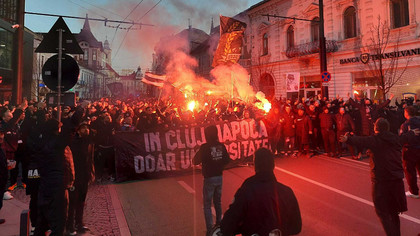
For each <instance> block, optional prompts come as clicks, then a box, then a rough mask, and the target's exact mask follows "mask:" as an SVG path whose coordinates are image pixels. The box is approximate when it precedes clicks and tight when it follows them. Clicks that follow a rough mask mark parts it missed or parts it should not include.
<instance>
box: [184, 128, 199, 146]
mask: <svg viewBox="0 0 420 236" xmlns="http://www.w3.org/2000/svg"><path fill="white" fill-rule="evenodd" d="M189 131H190V129H185V140H186V143H187V147H188V148H195V145H197V141H196V139H195V128H194V127H193V128H191V132H189ZM188 137H190V138H188Z"/></svg>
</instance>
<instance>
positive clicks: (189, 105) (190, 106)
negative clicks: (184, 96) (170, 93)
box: [188, 101, 196, 111]
mask: <svg viewBox="0 0 420 236" xmlns="http://www.w3.org/2000/svg"><path fill="white" fill-rule="evenodd" d="M195 106H196V102H195V101H191V102H189V103H188V110H190V111H194V108H195Z"/></svg>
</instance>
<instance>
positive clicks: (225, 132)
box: [222, 124, 234, 142]
mask: <svg viewBox="0 0 420 236" xmlns="http://www.w3.org/2000/svg"><path fill="white" fill-rule="evenodd" d="M222 140H223V141H222V142H226V141H234V139H233V137H232V133H231V132H230V129H229V126H228V124H224V125H223V139H222Z"/></svg>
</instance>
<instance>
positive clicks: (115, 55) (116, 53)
mask: <svg viewBox="0 0 420 236" xmlns="http://www.w3.org/2000/svg"><path fill="white" fill-rule="evenodd" d="M142 2H143V0H142V1H140V2H139V4H137V6H138V5H140V3H142ZM160 2H162V0H159V2H157V3H156V4H155V5H154V6H153V7H152V8H150V9H149V10H148V11H147V12H146V13H145V14H144V15H143V16H142V17H140V19H138V20H137V21H140V20H141V19H143V18H144V17H145V16H146V15H147V14H149V12H151V11H152V10H153V9H154V8H155V7H156V6H157V5H159V3H160ZM137 6H136V7H137ZM132 12H133V11H131V12H130V14H131V13H132ZM130 14H129V15H130ZM127 17H128V16H127ZM140 27H141V26H140ZM129 31H130V29H128V30H127V32H126V34H125V35H124V38H123V40H122V41H121V43H120V46H118V49H117V51H116V52H115V54H114V56H113V59H112V61H114V60H115V58H116V57H117V55H118V52H119V51H120V48H121V45H122V44H123V42H124V40H125V38H126V37H127V34H128V32H129Z"/></svg>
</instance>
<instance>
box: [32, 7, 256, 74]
mask: <svg viewBox="0 0 420 236" xmlns="http://www.w3.org/2000/svg"><path fill="white" fill-rule="evenodd" d="M258 2H260V0H26V6H25V11H26V12H38V13H47V14H55V15H67V16H80V17H85V16H86V14H88V15H89V17H90V18H101V19H104V18H107V19H110V20H111V19H112V20H126V21H135V22H141V23H143V24H152V25H153V26H146V25H144V26H142V27H141V29H138V27H133V28H136V29H133V30H130V31H127V30H123V29H118V30H116V29H115V28H112V26H116V24H115V23H108V24H107V26H105V25H104V22H100V21H90V27H91V30H92V33H93V34H94V36H95V37H96V39H97V40H98V41H102V42H104V41H105V39H108V41H109V42H110V44H111V45H110V46H111V49H112V66H113V68H114V69H115V70H117V71H120V70H122V69H133V70H134V69H136V68H137V67H138V66H140V67H141V68H142V70H143V71H145V70H147V69H148V68H150V66H151V64H152V54H153V52H154V50H153V49H154V46H155V45H156V43H157V42H158V41H159V39H160V38H161V37H164V36H168V35H173V34H176V33H178V32H180V31H182V30H183V29H186V28H188V19H191V25H192V27H194V28H198V29H201V30H203V31H204V32H206V33H209V31H210V25H211V19H212V17H213V18H214V25H215V26H216V25H218V24H219V15H225V16H234V15H236V14H238V13H240V12H242V11H244V10H246V9H247V8H249V7H250V6H252V5H254V4H256V3H258ZM130 13H131V14H130ZM56 20H57V17H46V16H37V15H30V14H26V15H25V26H26V27H27V28H29V29H30V30H32V31H34V32H48V31H49V29H50V28H51V27H52V26H53V24H54V23H55V21H56ZM64 20H65V22H66V23H67V25H68V26H69V28H70V30H71V32H72V33H79V32H80V29H81V28H82V27H83V22H84V20H78V19H68V18H64ZM109 26H111V27H109ZM120 27H128V25H121V26H120Z"/></svg>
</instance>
